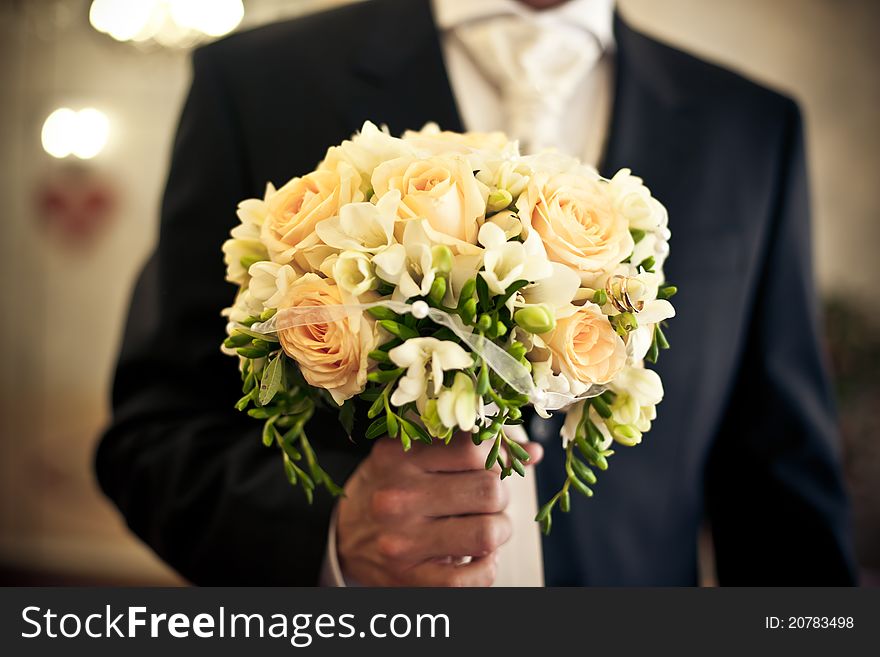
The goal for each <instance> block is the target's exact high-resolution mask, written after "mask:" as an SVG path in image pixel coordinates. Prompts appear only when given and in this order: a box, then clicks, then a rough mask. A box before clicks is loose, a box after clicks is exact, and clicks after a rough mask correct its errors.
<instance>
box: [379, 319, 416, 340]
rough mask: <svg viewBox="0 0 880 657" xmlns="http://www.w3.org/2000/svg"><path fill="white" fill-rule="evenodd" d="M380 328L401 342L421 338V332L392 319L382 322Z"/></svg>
mask: <svg viewBox="0 0 880 657" xmlns="http://www.w3.org/2000/svg"><path fill="white" fill-rule="evenodd" d="M379 326H381V327H382V328H383V329H385V330H386V331H388V332H389V333H390V334H391V335H394V336H396V337H398V338H400V339H401V340H409V339H411V338H417V337H419V332H418V331H416V330H415V329H411V328H410V327H408V326H404V325H403V324H400V323H398V322H395V321H393V320H390V319H383V320H380V321H379Z"/></svg>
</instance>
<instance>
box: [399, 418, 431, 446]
mask: <svg viewBox="0 0 880 657" xmlns="http://www.w3.org/2000/svg"><path fill="white" fill-rule="evenodd" d="M400 423H401V424H402V425H403V426H404V428H405V429H406V432H407V433H408V434H409V435H410V436H412V437H413V438H416V439H417V440H420V441H422V442H423V443H425V444H427V445H430V444H431V443H433V442H434V441H433V440H432V439H431V436H430V435H429V434H428V432H427V431H425V430H424V429H423V428H422V427H420V426H419V425H418V424H416V423H415V422H410V421H409V420H405V419H404V418H400Z"/></svg>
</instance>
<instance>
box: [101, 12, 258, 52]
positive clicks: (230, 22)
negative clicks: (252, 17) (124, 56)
mask: <svg viewBox="0 0 880 657" xmlns="http://www.w3.org/2000/svg"><path fill="white" fill-rule="evenodd" d="M242 18H244V5H243V4H242V2H241V0H93V1H92V4H91V7H90V9H89V21H90V22H91V24H92V27H94V28H95V29H96V30H98V31H99V32H103V33H104V34H108V35H109V36H111V37H113V38H114V39H116V40H117V41H135V42H147V41H153V42H155V43H158V44H159V45H162V46H166V47H187V46H191V45H194V44H195V43H197V42H198V41H200V40H202V39H204V38H206V37H219V36H223V35H224V34H228V33H229V32H231V31H232V30H234V29H235V28H236V27H237V26H238V25H239V23H241V21H242Z"/></svg>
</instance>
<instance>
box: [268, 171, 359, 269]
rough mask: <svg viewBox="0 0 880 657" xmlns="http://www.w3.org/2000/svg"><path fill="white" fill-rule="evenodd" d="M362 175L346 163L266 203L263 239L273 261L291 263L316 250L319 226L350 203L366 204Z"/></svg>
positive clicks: (314, 175)
mask: <svg viewBox="0 0 880 657" xmlns="http://www.w3.org/2000/svg"><path fill="white" fill-rule="evenodd" d="M360 184H361V177H360V174H358V172H357V171H356V170H355V169H354V167H352V166H351V165H350V164H348V163H346V162H338V163H337V165H336V167H335V168H332V169H321V170H318V171H313V172H312V173H309V174H307V175H305V176H302V177H300V178H294V179H293V180H291V181H290V182H288V183H287V184H286V185H284V186H283V187H282V188H281V189H279V190H278V191H277V192H275V193H274V194H272V196H270V197H269V199H268V201H267V207H268V211H267V214H266V219H265V221H264V222H263V228H262V238H263V242H264V243H265V244H266V246H267V247H268V249H269V254H270V256H271V257H272V260H273V261H275V262H278V263H280V264H287V263H289V262H290V261H291V260H292V259H293V258H294V256H295V255H296V254H297V253H298V252H300V251H304V250H307V249H309V248H311V247H314V246H315V245H316V244H318V242H319V240H318V237H317V235H316V234H315V226H316V225H317V224H318V222H320V221H323V220H325V219H329V218H330V217H334V216H336V215H337V214H339V208H340V207H342V206H343V205H345V204H347V203H356V202H360V201H362V200H363V198H364V195H363V193H362V192H361V191H360Z"/></svg>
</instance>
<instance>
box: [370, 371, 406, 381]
mask: <svg viewBox="0 0 880 657" xmlns="http://www.w3.org/2000/svg"><path fill="white" fill-rule="evenodd" d="M403 372H404V369H403V368H402V367H398V368H395V369H393V370H376V371H375V372H370V373H369V374H367V381H372V382H374V383H388V382H390V381H395V380H396V379H397V378H398V377H399V376H400V375H401V374H403Z"/></svg>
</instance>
